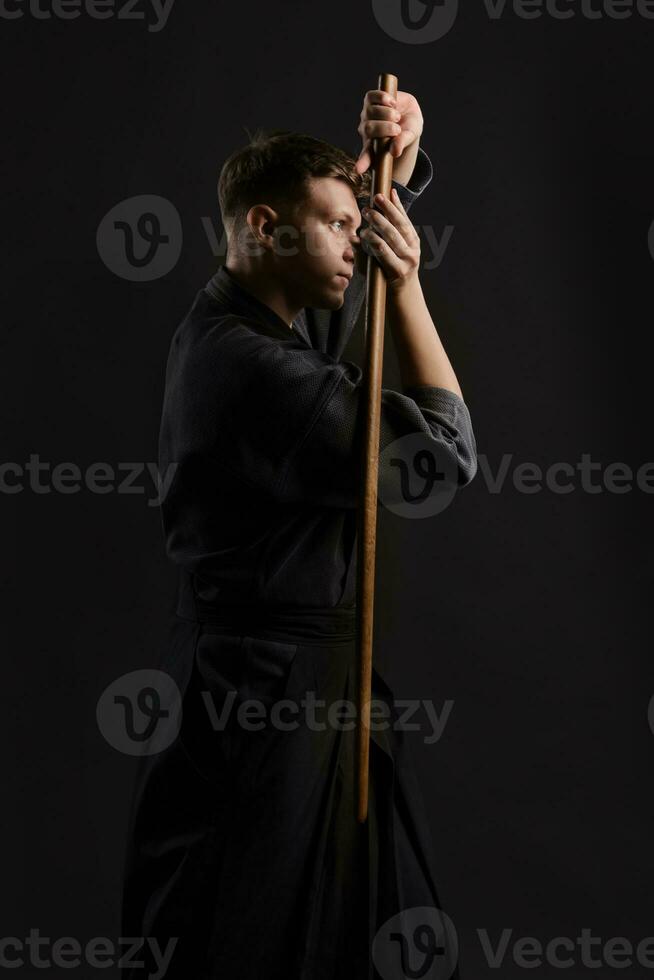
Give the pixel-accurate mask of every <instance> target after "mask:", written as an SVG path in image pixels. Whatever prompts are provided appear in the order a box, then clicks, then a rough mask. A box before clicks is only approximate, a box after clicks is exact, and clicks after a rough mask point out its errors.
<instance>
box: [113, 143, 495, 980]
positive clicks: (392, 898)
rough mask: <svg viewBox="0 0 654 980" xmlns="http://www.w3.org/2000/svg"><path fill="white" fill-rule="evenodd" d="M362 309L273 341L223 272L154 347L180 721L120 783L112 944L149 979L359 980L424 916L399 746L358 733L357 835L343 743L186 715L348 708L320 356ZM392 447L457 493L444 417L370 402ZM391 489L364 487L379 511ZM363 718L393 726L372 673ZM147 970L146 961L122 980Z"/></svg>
mask: <svg viewBox="0 0 654 980" xmlns="http://www.w3.org/2000/svg"><path fill="white" fill-rule="evenodd" d="M431 177H432V167H431V163H430V161H429V158H428V157H427V155H426V154H425V152H424V151H423V150H422V149H421V150H420V152H419V156H418V162H417V166H416V169H415V171H414V175H413V178H412V180H411V182H410V186H409V187H403V186H401V185H399V184H397V183H395V182H394V184H395V186H396V187H397V188H398V192H399V193H400V195H401V197H402V200H403V203H404V205H405V207H406V208H408V207H410V205H411V203H412V202H413V200H414V199H415V198H416V197H417V196H418V194H419V193H420V192H421V190H422V189H423V188H424V187H425V186H426V185H427V183H429V181H430V180H431ZM364 293H365V279H364V277H363V275H361V274H360V273H355V275H354V277H353V279H352V281H351V283H350V286H349V287H348V289H347V290H346V292H345V302H344V304H343V306H342V307H341V309H339V310H337V311H325V310H311V309H307V310H303V311H302V313H301V314H300V316H299V317H298V318H297V320H296V321H295V322H294V323H293V326H292V329H291V328H290V327H289V326H288V324H286V323H284V321H283V320H282V319H281V318H280V317H278V316H277V314H275V313H274V311H272V310H271V309H270V308H269V307H267V306H265V305H264V304H263V303H261V302H260V301H259V300H257V299H256V297H254V296H252V295H251V294H250V293H248V292H247V291H246V290H244V289H242V288H241V287H240V286H239V285H238V284H237V283H236V282H235V280H234V279H233V278H232V277H231V276H230V274H229V272H228V271H227V269H226V268H225V267H224V266H223V267H221V268H220V269H219V270H218V271H217V273H216V274H215V275H214V276H213V277H212V279H211V280H210V282H209V283H208V284H207V286H206V287H205V288H204V289H202V290H201V291H200V292H199V293H198V295H197V297H196V299H195V302H194V304H193V307H192V309H191V311H190V313H189V315H188V316H187V317H186V319H185V320H184V322H183V323H182V324H181V325H180V326H179V328H178V329H177V331H176V332H175V334H174V336H173V338H172V342H171V348H170V355H169V358H168V364H167V370H166V389H165V397H164V405H163V414H162V422H161V431H160V467H161V472H162V473H166V472H167V469H168V467H169V466H171V465H173V466H176V470H175V475H174V478H173V481H172V484H171V486H170V489H169V490H168V493H167V495H166V496H165V499H164V501H163V504H162V521H163V529H164V534H165V542H166V549H167V554H168V555H169V557H170V558H171V559H172V561H174V562H175V563H176V564H177V565H178V566H179V572H180V579H179V583H180V587H179V597H178V603H177V608H176V613H175V615H174V617H173V618H172V621H171V634H170V639H169V642H168V644H167V646H166V649H165V650H164V652H163V655H162V658H161V662H160V667H161V669H162V670H164V671H166V672H167V673H169V674H170V675H171V676H172V678H173V679H174V680H175V681H176V683H177V685H178V687H179V689H180V692H181V694H182V696H183V721H182V727H181V731H180V734H179V736H178V737H177V738H176V740H175V741H174V742H173V743H172V745H170V746H169V747H168V748H167V749H166V750H165V751H164V752H162V753H160V754H159V755H153V756H146V757H144V758H143V760H142V763H141V768H140V773H139V779H138V783H137V788H136V792H135V796H134V800H133V808H132V815H131V820H130V830H129V842H128V851H127V858H126V864H125V884H124V894H123V910H122V933H121V934H122V935H124V936H143V937H151V938H156V939H157V940H158V941H159V945H160V947H161V948H165V947H166V946H167V943H168V940H169V939H170V938H172V937H175V938H176V939H177V946H176V948H175V952H174V956H173V960H172V963H171V965H170V967H169V969H168V971H167V973H166V977H167V980H182V978H183V980H218V978H223V977H228V978H229V980H282V978H283V980H336V978H339V980H340V978H341V977H347V978H348V980H372V978H373V977H376V973H375V972H374V970H373V965H372V958H371V944H372V941H373V939H374V937H375V934H376V932H377V930H378V929H379V928H380V927H381V926H382V925H383V924H384V923H385V922H386V921H387V920H388V919H389V918H390V917H391V916H394V915H396V914H398V913H399V912H401V911H403V910H405V909H407V908H413V907H416V906H427V907H430V908H432V907H433V908H438V905H439V901H438V895H437V893H436V887H435V883H434V873H433V868H434V863H435V862H434V855H433V853H432V844H431V841H430V838H429V828H428V826H427V823H426V820H425V815H424V812H423V808H422V801H421V798H420V792H419V789H418V786H417V783H416V780H415V777H414V775H413V771H412V768H411V763H410V760H409V758H408V756H407V751H406V746H405V744H404V742H403V739H402V736H401V733H400V732H397V731H394V730H386V731H379V732H372V733H371V753H370V803H369V817H368V821H367V822H366V824H365V825H363V826H361V825H359V824H358V823H357V821H356V819H355V815H354V814H355V809H354V790H355V778H354V776H355V732H354V731H343V730H341V729H340V728H338V727H333V726H329V725H328V726H327V727H326V728H325V729H324V730H320V731H316V730H313V729H312V728H310V727H309V726H308V725H306V724H305V725H300V727H299V728H298V729H297V730H295V731H292V732H285V731H281V730H278V729H277V728H274V727H271V726H268V727H266V728H265V729H264V730H262V731H257V732H254V733H253V732H248V731H245V730H244V729H243V727H242V726H236V725H235V724H231V725H228V726H227V727H226V728H225V729H222V730H218V731H216V730H215V729H214V728H213V727H212V726H211V725H210V724H209V720H208V715H207V711H206V701H204V700H203V695H206V696H208V697H210V699H211V702H212V704H213V706H214V710H215V711H216V712H218V713H219V712H220V710H221V707H222V706H223V705H224V703H225V701H226V699H227V698H228V697H230V696H232V695H234V696H235V697H236V698H237V703H241V702H242V701H243V700H245V699H247V698H251V697H256V698H258V699H259V700H260V701H262V702H264V703H265V704H267V705H269V706H271V705H273V704H274V703H275V702H276V701H277V700H278V699H284V698H291V699H293V700H294V701H296V702H301V700H302V699H303V698H305V697H306V696H307V695H308V693H309V692H311V691H312V692H314V696H315V697H316V698H317V699H322V701H323V702H324V708H323V711H324V712H327V711H329V709H330V706H331V705H332V704H333V703H334V702H335V701H338V700H340V699H348V700H351V701H352V702H353V703H355V702H356V687H355V681H356V663H355V639H354V635H353V629H349V628H348V623H349V624H353V623H354V615H353V614H354V610H355V599H356V595H355V591H356V576H355V560H356V547H355V544H356V513H357V512H356V504H357V482H358V481H357V469H358V459H359V453H360V445H361V443H360V438H361V434H360V431H359V425H358V422H359V417H360V414H361V413H360V412H359V406H360V402H361V397H362V387H361V371H360V369H359V368H358V367H357V366H356V365H355V364H352V363H349V362H346V361H342V360H341V357H342V354H343V350H344V348H345V345H346V343H347V339H348V337H349V335H350V332H351V330H352V328H353V325H354V323H355V320H356V318H357V316H358V313H359V312H360V309H361V302H362V300H363V297H364ZM416 432H420V433H422V434H423V436H425V437H426V438H428V439H429V440H431V442H432V445H433V446H434V450H435V452H436V453H437V454H440V457H441V459H445V458H446V457H447V459H448V460H449V461H450V463H451V464H452V466H453V467H454V471H455V472H456V473H457V474H458V476H457V479H458V482H459V483H460V484H461V485H463V484H465V483H467V482H468V481H469V480H470V479H471V478H472V476H473V474H474V471H475V467H476V456H475V441H474V436H473V433H472V427H471V422H470V416H469V413H468V409H467V407H466V405H465V403H464V402H463V401H462V399H460V398H459V397H458V396H456V395H454V394H453V393H452V392H448V391H446V390H445V389H442V388H438V387H430V386H416V387H412V388H408V389H406V390H404V391H403V392H397V391H391V390H389V389H384V390H383V393H382V420H381V438H380V448H381V449H382V450H383V449H384V447H386V446H388V445H389V444H390V443H392V442H393V441H394V440H395V439H397V438H399V437H400V436H403V435H409V434H411V433H416ZM392 477H393V474H392V472H391V470H390V468H389V467H388V466H387V464H384V465H381V466H380V487H381V488H382V489H383V490H384V492H385V493H386V494H389V493H390V494H391V495H392V493H393V485H392ZM246 608H247V609H249V612H248V613H246V612H244V610H245V609H246ZM254 609H256V615H255V613H254V611H253V610H254ZM373 697H375V698H379V699H381V700H384V701H385V702H386V703H387V705H388V710H389V715H390V717H391V718H393V717H394V716H395V709H394V706H393V697H392V692H391V691H390V690H389V688H388V687H387V685H386V684H385V682H384V681H383V679H382V678H381V677H380V675H379V674H378V672H377V671H376V670H374V669H373ZM232 707H233V713H232V717H234V712H235V708H234V705H233V706H232ZM450 952H451V951H450ZM153 969H154V965H153V964H152V963H147V961H146V964H145V966H144V968H143V969H142V970H140V971H138V970H136V971H130V970H128V971H126V973H125V976H126V978H129V980H136V978H137V977H143V978H145V976H147V973H148V971H153ZM449 975H451V976H452V977H454V978H456V977H457V976H458V974H457V973H456V972H452V973H450V974H449Z"/></svg>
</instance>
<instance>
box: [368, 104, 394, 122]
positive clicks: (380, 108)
mask: <svg viewBox="0 0 654 980" xmlns="http://www.w3.org/2000/svg"><path fill="white" fill-rule="evenodd" d="M401 118H402V113H401V112H398V110H397V109H394V108H393V106H390V105H376V104H374V103H371V104H370V105H368V106H366V107H364V110H363V112H362V113H361V119H362V120H365V119H388V120H389V121H390V122H399V121H400V119H401Z"/></svg>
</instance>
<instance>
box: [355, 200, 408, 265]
mask: <svg viewBox="0 0 654 980" xmlns="http://www.w3.org/2000/svg"><path fill="white" fill-rule="evenodd" d="M362 213H363V212H362ZM363 216H364V218H365V220H366V221H367V222H368V227H369V228H370V229H372V231H373V232H374V234H376V235H378V236H379V237H380V238H383V239H384V241H385V242H388V244H389V245H390V247H391V248H392V250H393V251H394V252H395V254H396V255H399V256H401V257H408V253H409V242H408V241H407V239H406V237H405V236H404V235H403V234H402V232H401V230H400V229H399V228H396V227H395V226H394V225H393V224H392V222H390V221H389V220H388V218H387V217H386V216H385V215H383V214H380V213H379V212H378V211H375V210H374V209H373V210H369V209H368V210H367V211H366V213H365V214H363Z"/></svg>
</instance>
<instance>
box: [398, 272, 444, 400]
mask: <svg viewBox="0 0 654 980" xmlns="http://www.w3.org/2000/svg"><path fill="white" fill-rule="evenodd" d="M387 317H388V323H389V326H390V328H391V330H392V333H393V340H394V342H395V350H396V353H397V359H398V364H399V368H400V376H401V378H402V385H403V386H404V387H405V388H406V387H408V386H409V385H433V386H434V387H438V388H447V390H448V391H453V392H454V393H455V394H456V395H458V396H459V398H463V394H462V392H461V388H460V386H459V382H458V381H457V377H456V374H455V373H454V368H453V367H452V365H451V364H450V359H449V358H448V356H447V354H446V352H445V348H444V347H443V344H442V342H441V339H440V337H439V336H438V331H437V330H436V327H435V325H434V321H433V320H432V318H431V315H430V313H429V310H428V308H427V303H426V302H425V297H424V295H423V292H422V286H421V284H420V280H419V279H418V277H417V276H416V278H415V279H414V280H413V281H412V282H410V283H407V285H406V287H405V288H404V289H402V290H395V291H392V290H391V291H390V292H389V293H388V302H387Z"/></svg>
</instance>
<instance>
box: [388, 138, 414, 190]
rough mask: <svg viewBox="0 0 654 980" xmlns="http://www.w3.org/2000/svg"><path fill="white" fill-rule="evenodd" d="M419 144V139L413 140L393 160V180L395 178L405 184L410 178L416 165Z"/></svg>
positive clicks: (399, 182)
mask: <svg viewBox="0 0 654 980" xmlns="http://www.w3.org/2000/svg"><path fill="white" fill-rule="evenodd" d="M419 145H420V140H414V142H413V143H411V145H410V146H407V148H406V149H405V150H404V152H403V153H402V155H401V156H399V157H397V158H396V159H395V160H393V180H396V181H397V182H398V184H404V185H405V186H406V185H407V184H408V183H409V181H410V180H411V175H412V174H413V171H414V169H415V166H416V159H417V157H418V147H419Z"/></svg>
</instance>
